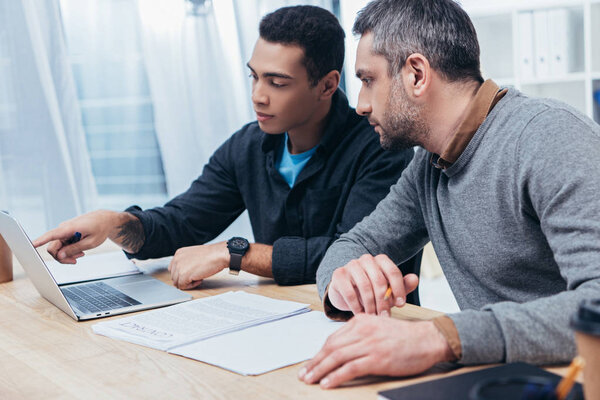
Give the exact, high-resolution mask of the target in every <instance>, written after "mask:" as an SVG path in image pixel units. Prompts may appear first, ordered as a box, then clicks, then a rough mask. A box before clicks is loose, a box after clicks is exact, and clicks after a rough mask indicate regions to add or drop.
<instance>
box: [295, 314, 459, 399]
mask: <svg viewBox="0 0 600 400" xmlns="http://www.w3.org/2000/svg"><path fill="white" fill-rule="evenodd" d="M451 359H452V350H451V349H450V346H449V345H448V342H447V341H446V339H445V338H444V336H443V335H442V334H441V333H440V332H439V331H438V329H437V328H436V327H435V325H434V324H433V322H431V321H419V322H413V321H402V320H397V319H393V318H381V317H378V316H373V315H364V314H362V315H357V316H355V317H354V318H352V319H351V320H350V321H349V322H348V323H347V324H346V325H344V326H343V327H342V328H340V329H339V330H338V331H337V332H335V333H333V334H332V335H331V336H329V338H328V339H327V341H326V342H325V344H324V345H323V348H322V349H321V351H319V353H318V354H317V355H316V356H315V357H314V358H313V359H312V360H310V361H309V362H308V363H307V364H306V365H305V366H304V368H302V369H301V370H300V372H299V374H298V378H299V379H300V380H302V381H304V382H305V383H309V384H310V383H317V382H320V384H321V387H322V388H324V389H329V388H334V387H336V386H339V385H341V384H342V383H344V382H347V381H350V380H352V379H354V378H358V377H361V376H365V375H386V376H408V375H415V374H418V373H421V372H423V371H426V370H427V369H429V368H431V367H432V366H433V365H435V364H437V363H438V362H443V361H448V360H451Z"/></svg>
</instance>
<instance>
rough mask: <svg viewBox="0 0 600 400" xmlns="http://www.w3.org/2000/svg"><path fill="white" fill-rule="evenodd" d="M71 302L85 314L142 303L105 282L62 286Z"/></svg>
mask: <svg viewBox="0 0 600 400" xmlns="http://www.w3.org/2000/svg"><path fill="white" fill-rule="evenodd" d="M61 290H62V292H63V294H64V295H65V297H66V298H67V300H68V301H69V303H70V304H72V305H73V306H75V307H76V308H77V309H78V310H79V311H81V312H83V313H84V314H88V313H95V312H100V311H109V310H114V309H117V308H123V307H129V306H135V305H137V304H141V303H140V302H139V301H137V300H135V299H132V298H131V297H129V296H127V295H126V294H125V293H123V292H120V291H118V290H117V289H115V288H113V287H112V286H109V285H107V284H106V283H104V282H93V283H88V284H85V285H77V286H70V287H66V288H61Z"/></svg>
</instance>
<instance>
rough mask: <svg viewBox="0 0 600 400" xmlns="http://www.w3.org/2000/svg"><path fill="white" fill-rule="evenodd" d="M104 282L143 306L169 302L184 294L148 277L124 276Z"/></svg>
mask: <svg viewBox="0 0 600 400" xmlns="http://www.w3.org/2000/svg"><path fill="white" fill-rule="evenodd" d="M104 282H105V283H106V284H108V285H110V286H112V287H114V288H115V289H117V290H120V291H121V292H123V293H125V294H126V295H127V296H129V297H131V298H134V299H136V300H137V301H139V302H140V303H143V304H147V303H160V302H164V301H169V300H172V299H173V298H174V297H178V295H181V294H182V293H181V292H180V291H179V289H176V288H175V287H173V286H170V285H167V284H166V283H163V282H161V281H159V280H158V279H155V278H153V277H151V276H148V275H132V276H124V277H121V278H114V279H108V280H106V281H104Z"/></svg>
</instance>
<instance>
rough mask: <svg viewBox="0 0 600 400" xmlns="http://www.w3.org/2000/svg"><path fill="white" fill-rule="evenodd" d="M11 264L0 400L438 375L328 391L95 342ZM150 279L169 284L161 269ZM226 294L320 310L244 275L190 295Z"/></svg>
mask: <svg viewBox="0 0 600 400" xmlns="http://www.w3.org/2000/svg"><path fill="white" fill-rule="evenodd" d="M15 265H16V268H15V279H14V281H12V282H8V283H4V284H0V316H1V317H0V399H29V398H36V399H37V398H45V399H56V398H61V399H63V398H82V399H83V398H85V399H89V398H101V399H131V398H144V399H146V398H157V399H158V398H160V399H186V398H202V399H209V398H210V399H296V398H310V399H373V398H375V397H376V394H377V392H378V391H380V390H384V389H390V388H394V387H398V386H401V385H407V384H412V383H415V382H419V381H424V380H428V379H433V378H435V377H437V376H439V374H433V375H428V376H425V377H419V378H412V379H396V378H373V379H369V380H367V381H366V382H365V381H363V382H361V384H359V385H357V384H353V385H351V386H348V387H344V388H340V389H334V390H322V389H320V388H319V386H317V385H312V386H309V385H306V384H304V383H302V382H300V381H299V380H298V379H297V378H296V376H297V373H298V371H299V369H300V367H301V365H302V364H297V365H293V366H290V367H287V368H283V369H279V370H276V371H273V372H270V373H267V374H263V375H260V376H256V377H244V376H240V375H237V374H235V373H232V372H228V371H225V370H223V369H221V368H218V367H214V366H211V365H208V364H204V363H201V362H198V361H194V360H190V359H187V358H183V357H179V356H175V355H172V354H167V353H166V352H163V351H159V350H154V349H150V348H146V347H143V346H137V345H134V344H131V343H126V342H122V341H119V340H115V339H110V338H107V337H104V336H100V335H96V334H94V333H93V332H92V330H91V325H92V324H94V323H96V322H98V320H94V321H87V322H76V321H74V320H73V319H71V318H70V317H69V316H67V315H66V314H64V313H63V312H62V311H60V310H59V309H58V308H56V307H54V306H53V305H52V304H50V303H49V302H48V301H46V300H45V299H43V298H42V297H41V296H40V295H39V294H38V292H37V291H36V290H35V288H34V287H33V285H32V284H31V282H30V281H29V279H28V278H27V277H26V276H25V274H24V273H23V271H22V270H21V269H20V267H19V266H18V264H15ZM155 276H156V277H157V278H159V279H161V280H163V281H165V282H170V277H169V274H168V272H166V271H164V270H163V271H160V272H157V273H155ZM229 290H244V291H247V292H249V293H256V294H261V295H265V296H270V297H275V298H280V299H285V300H293V301H299V302H303V303H310V304H311V305H312V306H313V308H314V309H316V310H322V307H321V304H320V301H319V297H318V294H317V289H316V286H315V285H302V286H292V287H280V286H277V285H275V284H274V283H273V282H272V280H269V279H263V278H258V277H255V276H252V275H249V274H245V273H241V274H240V275H239V276H237V277H235V276H231V275H229V274H228V273H227V272H226V271H224V272H222V273H220V274H218V275H216V276H215V277H212V278H210V279H208V280H206V281H205V282H204V284H203V286H202V289H198V290H192V291H190V293H192V294H193V296H194V297H195V298H199V297H205V296H211V295H215V294H219V293H223V292H226V291H229ZM393 315H394V316H395V317H398V318H407V319H428V318H433V317H435V316H437V315H440V313H438V312H436V311H432V310H427V309H424V308H420V307H415V306H411V305H407V306H405V307H403V308H402V309H395V310H394V312H393ZM121 317H122V316H115V317H112V318H121ZM249 345H251V344H249ZM469 370H471V369H469ZM462 371H464V369H463V370H460V371H454V372H451V373H452V374H454V373H460V372H462ZM558 372H561V371H560V370H559V371H558Z"/></svg>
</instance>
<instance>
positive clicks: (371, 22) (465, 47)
mask: <svg viewBox="0 0 600 400" xmlns="http://www.w3.org/2000/svg"><path fill="white" fill-rule="evenodd" d="M353 32H354V34H357V35H363V34H365V33H368V32H372V33H373V36H374V37H373V49H372V50H373V51H374V52H375V53H376V54H380V55H382V56H384V57H385V58H386V59H387V61H388V62H389V64H390V70H389V73H390V75H391V76H393V75H397V74H399V73H400V70H401V69H402V67H403V66H404V63H405V62H406V59H407V58H408V56H410V55H411V54H413V53H420V54H422V55H424V56H425V57H426V58H427V60H428V61H429V63H430V65H431V67H432V68H433V69H435V70H436V71H438V72H440V73H441V74H442V75H443V76H444V77H445V78H446V79H447V80H449V81H472V80H474V81H478V82H483V78H482V77H481V71H480V66H479V43H478V41H477V33H476V32H475V28H474V27H473V23H472V22H471V19H470V18H469V16H468V15H467V13H466V12H465V11H464V10H463V9H462V8H461V7H460V5H458V4H457V3H455V2H454V1H453V0H375V1H372V2H371V3H369V4H367V6H366V7H365V8H363V9H362V10H361V11H360V12H359V14H358V17H357V18H356V21H355V22H354V28H353Z"/></svg>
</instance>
